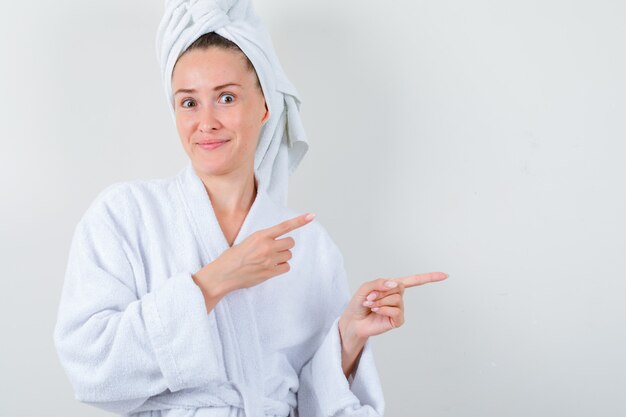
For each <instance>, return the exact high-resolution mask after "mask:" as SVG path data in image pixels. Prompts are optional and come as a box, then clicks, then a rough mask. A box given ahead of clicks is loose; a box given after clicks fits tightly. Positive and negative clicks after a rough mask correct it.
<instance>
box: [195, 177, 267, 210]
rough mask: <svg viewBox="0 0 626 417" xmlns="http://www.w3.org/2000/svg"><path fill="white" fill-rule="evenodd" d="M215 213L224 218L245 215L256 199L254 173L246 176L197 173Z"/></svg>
mask: <svg viewBox="0 0 626 417" xmlns="http://www.w3.org/2000/svg"><path fill="white" fill-rule="evenodd" d="M198 176H199V177H200V179H201V180H202V183H203V184H204V188H205V190H206V191H207V194H208V195H209V198H210V199H211V205H212V206H213V210H214V211H215V213H216V214H217V213H219V214H221V215H224V216H236V215H238V214H242V213H245V214H247V213H248V211H249V210H250V207H252V203H254V200H255V198H256V194H257V184H256V178H255V176H254V171H252V172H250V173H248V174H247V175H239V176H237V175H231V176H211V177H208V176H205V175H202V173H198Z"/></svg>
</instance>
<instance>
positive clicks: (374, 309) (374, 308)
mask: <svg viewBox="0 0 626 417" xmlns="http://www.w3.org/2000/svg"><path fill="white" fill-rule="evenodd" d="M378 310H380V307H372V311H378Z"/></svg>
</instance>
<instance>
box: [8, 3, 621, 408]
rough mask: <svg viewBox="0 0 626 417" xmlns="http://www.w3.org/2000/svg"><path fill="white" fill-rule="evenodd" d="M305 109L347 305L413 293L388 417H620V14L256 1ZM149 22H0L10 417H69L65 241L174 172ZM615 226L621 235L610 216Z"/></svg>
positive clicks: (118, 17) (37, 6) (298, 201)
mask: <svg viewBox="0 0 626 417" xmlns="http://www.w3.org/2000/svg"><path fill="white" fill-rule="evenodd" d="M256 8H257V10H258V12H259V14H260V15H261V16H262V18H263V19H264V21H265V23H266V25H267V26H268V28H269V30H270V32H271V34H272V36H273V41H274V45H275V47H276V50H277V53H278V56H279V57H280V59H281V62H282V64H283V66H284V68H285V71H286V73H287V75H288V76H289V78H290V79H291V81H292V82H293V84H294V85H295V86H296V88H297V89H298V91H299V92H300V94H301V96H302V99H303V106H302V115H303V118H304V125H305V128H306V130H307V133H308V137H309V141H310V145H311V148H310V151H309V153H308V154H307V156H306V157H305V159H304V160H303V162H302V163H301V165H300V168H299V169H298V171H297V172H296V173H295V174H294V176H293V177H292V179H291V190H290V198H289V201H290V206H292V207H293V208H294V209H297V210H299V211H301V212H304V211H313V212H316V213H317V215H318V220H319V221H320V222H321V223H322V224H323V225H324V226H325V227H326V228H327V229H328V230H329V231H330V233H331V235H332V236H333V238H334V239H335V241H336V242H337V244H338V245H339V247H340V249H341V250H342V252H343V254H344V257H345V260H346V267H347V270H348V275H349V279H350V285H351V288H352V289H353V290H354V289H356V287H357V286H358V285H359V283H360V282H362V281H366V280H371V279H374V278H378V277H396V276H404V275H410V274H413V273H418V272H427V271H443V272H447V273H449V274H450V278H449V279H448V280H446V281H444V282H441V283H437V284H430V285H427V286H423V287H415V288H411V289H408V290H407V291H406V293H405V301H406V323H405V325H404V326H402V327H400V328H398V329H396V330H394V331H392V332H388V333H385V334H383V335H381V336H378V337H376V338H375V339H374V340H373V343H374V351H375V355H376V360H377V365H378V368H379V373H380V375H381V379H382V382H383V389H384V392H385V397H386V400H387V413H386V415H387V416H428V417H435V416H441V417H443V416H445V417H456V416H471V417H501V416H515V417H527V416H568V417H583V416H585V417H586V416H626V359H625V356H624V352H626V326H625V324H626V323H625V322H626V283H625V281H624V280H625V278H626V274H625V272H624V271H625V269H626V256H625V255H626V233H625V232H626V227H625V226H626V220H625V219H624V216H623V214H624V213H626V189H625V179H626V164H625V163H624V158H625V156H626V122H625V120H626V117H625V116H626V98H625V97H626V76H625V75H624V74H626V53H625V51H626V45H625V44H626V26H625V25H624V22H626V6H625V3H624V2H621V1H609V0H596V1H593V2H592V1H586V2H584V1H558V0H542V1H538V0H530V1H523V2H522V1H515V2H513V1H484V0H482V1H472V2H467V1H461V0H439V1H409V0H391V1H382V0H379V1H373V0H359V1H356V0H343V1H328V0H315V1H307V2H304V1H297V2H296V1H290V2H288V1H277V0H271V1H270V0H264V1H260V0H257V1H256ZM162 12H163V4H162V2H160V1H148V0H139V1H126V0H110V1H106V2H104V1H103V2H85V1H78V0H71V1H70V0H57V1H43V0H39V1H29V2H7V5H5V7H3V11H2V13H0V48H1V52H2V64H1V65H0V95H1V97H2V100H0V114H1V115H2V116H1V117H2V123H0V140H1V149H0V178H1V179H0V181H2V183H1V184H0V186H1V187H0V193H1V194H0V198H1V201H2V204H0V215H1V218H2V219H3V220H2V223H1V229H0V232H1V234H0V249H1V251H0V254H1V256H2V260H1V265H2V272H3V276H2V279H1V281H0V326H1V329H2V334H3V335H2V341H1V342H0V369H1V372H0V415H1V416H7V417H8V416H11V417H18V416H103V415H108V414H107V413H104V412H102V411H99V410H97V409H95V408H91V407H89V406H87V405H83V404H81V403H78V402H77V401H75V400H74V398H73V392H72V390H71V387H70V385H69V382H68V380H67V379H66V377H65V375H64V373H63V370H62V368H61V366H60V363H59V362H58V359H57V356H56V352H55V350H54V346H53V339H52V334H53V333H52V332H53V327H54V323H55V320H56V309H57V306H58V301H59V297H60V291H61V287H62V283H63V276H64V272H65V263H66V260H67V255H68V249H69V243H70V239H71V236H72V233H73V229H74V226H75V225H76V223H77V222H78V220H79V218H80V216H81V215H82V214H83V212H84V210H85V209H86V208H87V206H88V205H89V204H90V202H91V201H92V200H93V198H94V197H95V196H96V195H97V194H98V192H99V191H100V190H102V189H103V188H104V187H105V186H107V185H109V184H111V183H113V182H116V181H121V180H131V179H140V178H158V177H165V176H169V175H173V174H174V173H176V172H177V171H178V170H179V169H180V168H181V167H182V166H183V165H184V164H185V163H186V161H187V157H186V155H185V153H184V152H183V150H182V147H181V145H180V142H179V139H178V136H177V133H176V130H175V127H174V124H173V122H172V120H171V116H170V115H169V112H168V109H167V102H166V99H165V96H164V94H163V90H162V86H161V84H160V78H159V71H158V64H157V60H156V55H155V48H154V42H155V34H156V28H157V25H158V22H159V20H160V18H161V14H162ZM620 213H622V214H620Z"/></svg>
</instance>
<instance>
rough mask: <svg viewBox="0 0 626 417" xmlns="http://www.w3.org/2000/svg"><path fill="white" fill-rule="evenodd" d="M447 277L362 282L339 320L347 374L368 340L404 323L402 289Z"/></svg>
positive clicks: (435, 274) (433, 274)
mask: <svg viewBox="0 0 626 417" xmlns="http://www.w3.org/2000/svg"><path fill="white" fill-rule="evenodd" d="M446 278H448V274H444V273H443V272H427V273H424V274H417V275H410V276H408V277H403V278H390V279H384V278H380V279H376V280H374V281H369V282H365V283H363V284H362V285H361V286H360V287H359V289H358V290H357V291H356V293H355V294H354V296H353V297H352V299H351V300H350V302H349V303H348V306H347V307H346V309H345V310H344V312H343V314H342V315H341V317H340V318H339V333H340V336H341V342H342V362H343V367H344V373H345V374H346V376H347V375H348V374H349V373H350V371H351V369H352V367H353V365H354V363H355V362H356V359H357V357H358V356H359V353H360V352H361V349H362V348H363V346H364V345H365V342H366V341H367V338H368V337H370V336H376V335H379V334H381V333H384V332H387V331H389V330H391V329H394V328H396V327H400V326H402V324H404V301H403V298H402V297H403V295H404V289H405V288H408V287H414V286H417V285H422V284H426V283H429V282H436V281H441V280H444V279H446Z"/></svg>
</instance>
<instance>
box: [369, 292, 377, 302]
mask: <svg viewBox="0 0 626 417" xmlns="http://www.w3.org/2000/svg"><path fill="white" fill-rule="evenodd" d="M376 297H378V293H377V292H371V293H370V294H369V295H368V296H367V299H368V300H373V299H374V298H376Z"/></svg>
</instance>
